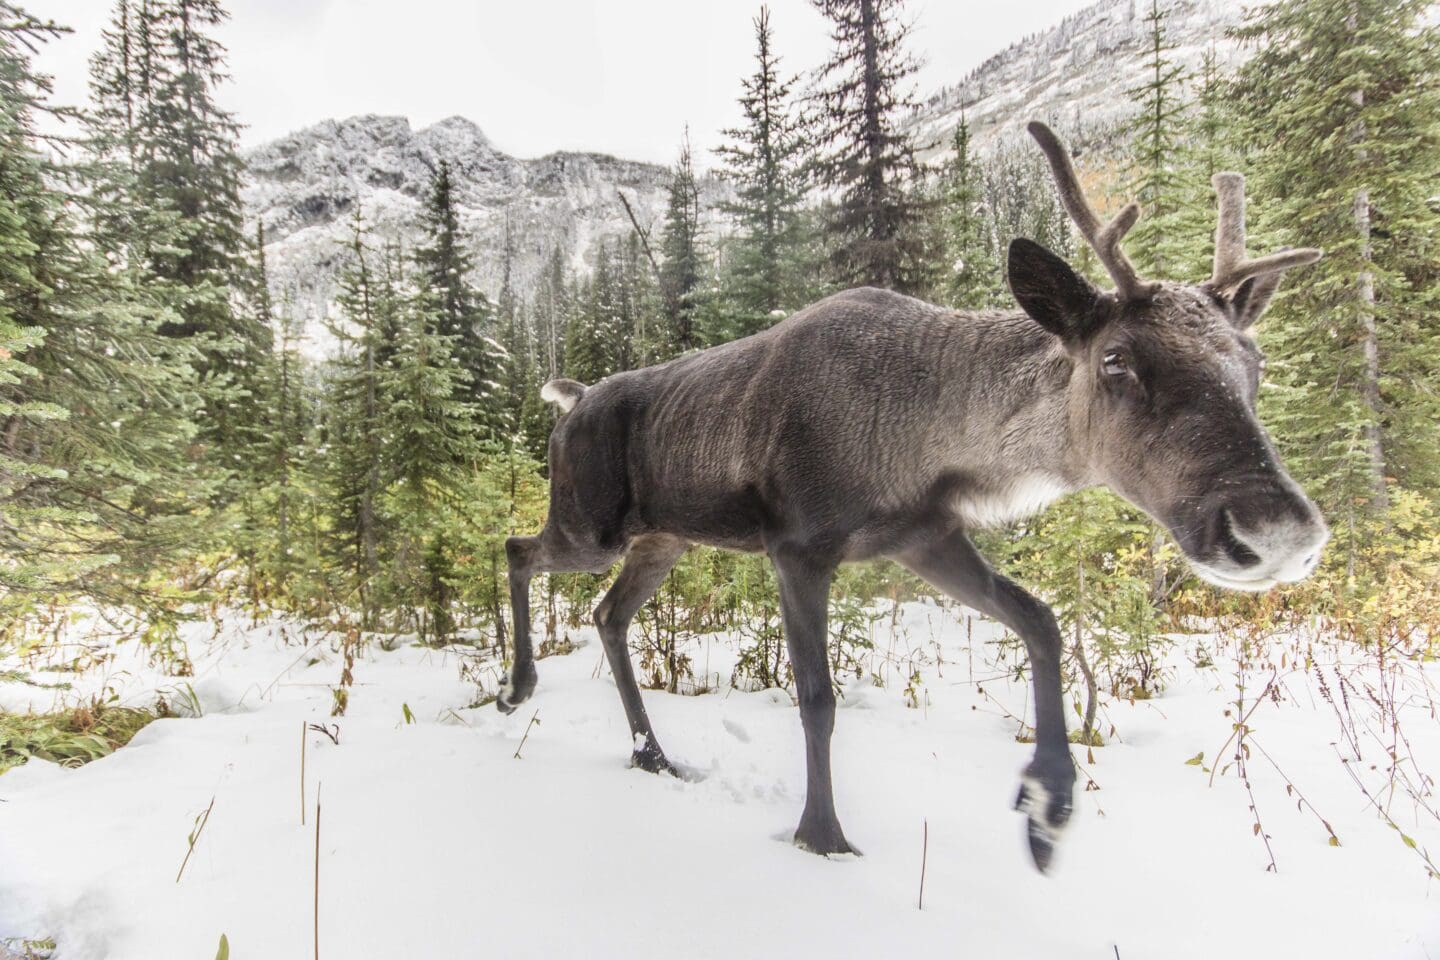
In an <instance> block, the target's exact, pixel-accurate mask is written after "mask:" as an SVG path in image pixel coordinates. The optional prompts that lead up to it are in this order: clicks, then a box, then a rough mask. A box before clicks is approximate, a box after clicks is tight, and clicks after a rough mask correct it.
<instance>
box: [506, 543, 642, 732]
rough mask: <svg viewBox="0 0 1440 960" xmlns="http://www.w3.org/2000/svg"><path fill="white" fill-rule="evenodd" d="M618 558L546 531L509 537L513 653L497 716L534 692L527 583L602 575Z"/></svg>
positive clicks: (520, 702) (596, 547) (528, 584)
mask: <svg viewBox="0 0 1440 960" xmlns="http://www.w3.org/2000/svg"><path fill="white" fill-rule="evenodd" d="M619 556H620V553H619V551H616V550H607V549H605V548H603V547H598V546H593V545H583V544H571V543H568V542H567V541H565V540H564V539H562V538H561V537H559V536H557V535H556V534H554V533H553V532H552V528H550V527H546V528H545V529H544V530H542V531H541V532H540V535H539V536H534V537H510V538H509V539H507V540H506V541H505V560H506V562H507V563H508V565H509V567H510V613H511V618H512V620H513V621H514V629H513V630H511V634H512V636H513V637H514V642H515V650H514V656H513V658H512V659H511V662H510V672H509V673H508V674H506V676H505V680H504V682H503V683H502V684H501V687H500V695H499V696H498V697H496V698H495V706H496V707H498V708H499V710H500V712H501V713H514V712H515V708H516V707H518V706H519V705H520V704H522V703H524V702H525V701H526V700H528V699H530V694H532V693H534V692H535V651H534V649H533V648H532V646H531V643H530V579H531V578H532V577H534V576H535V574H537V573H575V572H579V571H588V572H590V573H604V572H605V571H606V570H608V569H609V568H610V566H611V565H612V564H613V563H614V562H615V561H616V559H618V558H619Z"/></svg>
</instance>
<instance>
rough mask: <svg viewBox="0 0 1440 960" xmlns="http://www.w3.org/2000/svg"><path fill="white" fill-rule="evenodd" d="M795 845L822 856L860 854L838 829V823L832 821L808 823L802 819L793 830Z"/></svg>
mask: <svg viewBox="0 0 1440 960" xmlns="http://www.w3.org/2000/svg"><path fill="white" fill-rule="evenodd" d="M795 846H797V847H799V848H800V849H801V850H804V851H806V852H808V853H818V854H820V856H822V857H828V856H830V855H831V854H839V853H850V854H854V855H855V856H857V857H858V856H860V851H859V850H856V849H855V848H854V847H852V846H851V845H850V841H848V840H846V839H845V834H844V833H843V832H842V831H841V830H840V824H839V823H836V822H833V821H832V822H830V823H826V824H809V823H806V822H804V821H803V820H802V821H801V823H800V826H799V827H798V828H797V829H796V831H795Z"/></svg>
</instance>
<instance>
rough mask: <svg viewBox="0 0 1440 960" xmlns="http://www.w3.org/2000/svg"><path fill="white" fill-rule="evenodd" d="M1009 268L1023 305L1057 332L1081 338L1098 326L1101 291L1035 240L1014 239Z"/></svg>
mask: <svg viewBox="0 0 1440 960" xmlns="http://www.w3.org/2000/svg"><path fill="white" fill-rule="evenodd" d="M1006 271H1007V272H1008V274H1009V277H1010V292H1011V293H1013V294H1015V300H1016V301H1017V302H1018V303H1019V304H1020V307H1021V309H1023V310H1024V311H1025V312H1026V313H1028V314H1029V315H1030V316H1031V318H1033V319H1034V321H1035V322H1036V323H1038V324H1040V326H1042V327H1044V328H1045V329H1046V330H1049V331H1050V332H1051V333H1053V334H1055V336H1057V337H1060V338H1061V339H1062V340H1066V341H1072V342H1078V341H1081V340H1084V339H1085V338H1086V337H1088V336H1089V335H1090V333H1091V332H1092V331H1093V330H1094V329H1095V327H1096V325H1097V315H1096V314H1097V311H1096V309H1095V306H1096V303H1097V301H1099V299H1100V291H1098V290H1096V289H1095V287H1094V286H1092V285H1091V283H1090V281H1088V280H1086V279H1085V278H1084V277H1082V276H1080V275H1079V274H1078V273H1076V272H1075V271H1074V270H1071V269H1070V264H1068V263H1066V262H1065V261H1064V260H1061V259H1060V258H1059V257H1057V256H1055V254H1053V253H1051V252H1050V251H1049V250H1046V249H1045V248H1044V247H1042V246H1040V244H1038V243H1036V242H1035V241H1034V240H1026V239H1025V238H1024V237H1017V238H1015V239H1014V240H1011V241H1010V257H1009V261H1008V263H1007V264H1006Z"/></svg>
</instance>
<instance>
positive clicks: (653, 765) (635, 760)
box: [630, 736, 681, 780]
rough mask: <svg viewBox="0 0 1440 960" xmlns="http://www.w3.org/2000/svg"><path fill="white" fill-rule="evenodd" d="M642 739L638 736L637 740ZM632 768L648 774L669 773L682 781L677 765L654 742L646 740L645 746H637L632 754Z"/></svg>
mask: <svg viewBox="0 0 1440 960" xmlns="http://www.w3.org/2000/svg"><path fill="white" fill-rule="evenodd" d="M639 739H640V738H639V737H638V736H637V737H636V740H637V741H638V740H639ZM630 766H632V767H635V768H636V769H638V770H644V771H645V772H646V773H668V774H670V776H672V777H675V778H676V779H677V780H678V779H681V777H680V771H679V770H677V769H676V768H675V764H673V763H671V762H670V760H669V759H668V758H667V757H666V756H665V752H664V751H663V750H661V749H660V747H659V746H658V745H656V743H655V741H654V740H650V739H646V740H645V742H644V745H643V746H637V747H636V748H635V752H634V753H632V754H630Z"/></svg>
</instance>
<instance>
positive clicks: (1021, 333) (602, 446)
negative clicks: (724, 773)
mask: <svg viewBox="0 0 1440 960" xmlns="http://www.w3.org/2000/svg"><path fill="white" fill-rule="evenodd" d="M1028 129H1029V132H1030V134H1031V135H1032V136H1033V137H1034V138H1035V140H1036V141H1037V142H1038V143H1039V145H1040V148H1041V149H1042V150H1043V151H1044V154H1045V156H1046V158H1047V160H1048V162H1049V166H1050V168H1051V172H1052V173H1053V176H1054V180H1055V183H1056V186H1057V188H1058V190H1059V195H1060V199H1061V201H1062V203H1063V206H1064V208H1065V210H1066V211H1067V213H1068V214H1069V216H1070V219H1071V220H1072V221H1073V222H1074V224H1075V226H1076V227H1077V228H1078V230H1079V233H1080V234H1081V236H1082V237H1083V238H1084V239H1085V240H1086V241H1087V242H1088V243H1089V245H1090V246H1091V247H1092V248H1093V249H1094V251H1095V253H1096V255H1097V257H1098V259H1099V262H1100V263H1101V264H1102V265H1103V266H1104V268H1105V270H1106V271H1107V272H1108V273H1109V275H1110V277H1111V279H1112V280H1113V281H1114V284H1115V289H1114V290H1113V291H1102V290H1100V289H1098V288H1096V287H1095V286H1094V285H1092V284H1091V283H1090V282H1089V281H1088V280H1086V279H1085V278H1084V277H1083V276H1081V275H1080V274H1079V273H1077V272H1076V271H1075V270H1074V269H1072V268H1071V267H1070V266H1069V265H1068V264H1067V263H1066V262H1065V261H1064V260H1063V259H1061V258H1060V257H1058V256H1056V255H1055V254H1054V253H1051V252H1050V251H1049V250H1047V249H1045V248H1044V247H1042V246H1040V245H1039V244H1037V243H1034V242H1033V241H1031V240H1028V239H1023V238H1021V239H1016V240H1014V241H1012V242H1011V244H1010V246H1009V250H1008V258H1007V264H1006V271H1007V274H1008V280H1009V285H1010V289H1011V291H1012V293H1013V294H1014V297H1015V300H1016V302H1017V303H1018V304H1019V307H1020V309H1019V310H1013V311H998V312H966V311H956V310H949V309H944V308H942V307H938V306H932V305H930V304H927V303H924V302H921V301H919V300H916V299H912V298H910V297H906V296H901V295H899V294H896V293H891V292H887V291H885V290H878V289H871V288H862V289H855V290H849V291H847V292H844V293H840V294H836V295H834V296H831V297H827V298H826V299H824V300H821V301H820V302H818V303H815V304H813V305H811V306H810V307H807V308H806V309H804V310H801V311H799V312H797V313H795V314H794V315H792V316H790V317H789V318H787V319H785V320H783V321H781V322H780V323H778V324H776V325H775V326H774V327H772V328H770V329H768V330H765V331H764V332H762V333H759V334H756V335H754V336H751V337H747V338H745V339H743V340H738V341H735V342H732V343H727V344H723V345H721V346H716V347H712V348H710V349H706V350H701V351H699V352H696V353H692V354H689V355H686V356H682V357H680V358H677V359H674V360H671V361H669V362H667V363H662V364H659V365H656V366H652V367H646V368H643V369H639V370H630V371H626V372H623V373H617V374H615V375H614V376H611V377H607V378H606V379H604V380H603V381H601V382H599V383H597V384H594V385H592V386H585V385H583V384H580V383H577V382H575V381H573V380H564V379H561V380H552V381H551V382H549V383H547V384H545V386H544V387H543V388H542V390H541V396H542V397H543V398H544V399H545V400H546V401H548V402H551V403H554V404H556V405H557V406H558V408H559V410H560V411H561V413H560V417H559V420H558V422H557V424H556V426H555V429H554V431H553V433H552V435H551V437H550V445H549V467H550V507H549V514H548V517H547V519H546V521H545V526H544V528H543V529H542V530H541V531H540V533H539V534H538V535H536V536H515V537H510V538H509V539H508V540H507V541H506V544H505V551H506V557H507V560H508V564H509V587H510V598H511V603H512V608H513V616H514V627H513V630H512V635H513V637H514V650H513V656H512V658H511V663H510V667H509V671H508V673H507V675H506V677H505V680H504V682H503V685H502V689H501V691H500V694H499V696H498V700H497V703H498V706H499V709H500V710H502V711H504V712H507V713H508V712H511V711H513V710H514V709H515V708H516V706H517V705H518V704H520V703H522V702H524V701H525V700H526V699H527V698H528V697H530V695H531V694H532V692H533V691H534V689H535V682H536V673H535V661H534V654H533V651H532V647H531V640H530V598H529V587H530V581H531V578H532V577H533V576H534V575H535V574H537V573H542V572H547V573H558V572H581V571H585V572H591V573H596V574H600V573H605V572H606V571H608V570H609V569H610V567H611V566H612V565H613V564H614V563H615V562H616V561H617V560H620V559H621V558H622V557H623V559H624V564H623V566H622V568H621V570H620V573H619V575H618V576H617V577H616V579H615V582H614V583H613V585H611V587H610V589H609V591H608V592H607V593H606V594H605V596H604V597H603V599H602V600H601V601H600V603H599V605H598V606H597V607H596V609H595V612H594V621H595V626H596V627H597V628H598V630H599V635H600V639H601V641H602V643H603V644H604V648H605V655H606V657H607V659H608V660H609V664H610V669H611V671H612V672H613V674H614V679H615V684H616V686H617V687H618V689H619V692H620V699H621V701H622V703H623V705H624V708H625V714H626V717H627V718H628V720H629V724H630V731H631V734H632V743H633V753H632V756H631V762H632V764H633V765H634V766H636V767H639V768H641V769H643V770H646V771H651V772H667V773H671V774H675V773H676V768H675V767H674V765H673V764H671V762H670V761H669V760H668V759H667V758H666V756H665V753H664V751H663V750H662V749H661V748H660V741H659V740H658V739H657V738H656V736H655V731H654V730H653V729H652V728H651V725H650V720H649V718H648V717H647V716H646V713H645V704H644V702H643V701H642V699H641V696H640V689H639V687H638V686H637V685H636V682H635V674H634V671H633V670H632V668H631V663H630V656H629V648H628V646H627V642H626V633H627V630H628V628H629V626H630V622H631V619H632V618H633V617H634V616H635V614H636V612H637V611H638V610H639V609H640V607H641V606H642V605H643V604H644V603H645V602H646V601H647V600H649V599H650V597H651V596H652V595H653V594H654V593H655V591H656V590H657V588H658V587H659V586H660V583H661V581H663V580H664V578H665V576H666V574H667V573H668V572H669V571H670V569H671V567H672V566H674V564H675V563H676V561H677V560H678V559H679V558H680V556H681V554H683V553H684V552H685V550H686V549H687V548H688V547H689V546H691V545H692V544H707V545H710V546H713V547H720V548H726V549H731V550H742V551H764V552H765V553H766V554H767V555H768V556H769V559H770V561H771V562H772V563H773V565H774V569H775V573H776V580H777V582H778V584H779V593H780V602H781V610H782V621H783V627H784V633H785V640H786V647H787V650H788V652H789V656H790V662H791V665H792V667H793V671H794V678H795V688H796V696H797V700H798V703H799V711H800V719H801V725H802V727H803V729H804V735H805V757H806V792H805V805H804V810H803V812H802V813H801V816H800V823H799V826H798V828H797V829H796V831H795V835H794V841H795V843H796V844H797V845H798V846H800V847H802V848H804V849H806V850H809V851H813V852H815V853H818V854H825V855H829V854H839V853H848V852H854V848H853V847H852V846H851V845H850V843H849V841H848V840H847V839H846V837H845V834H844V832H843V831H842V830H841V828H840V821H839V819H838V818H837V816H836V812H835V801H834V796H833V793H832V789H831V781H830V738H831V732H832V730H833V728H834V723H835V703H836V700H835V691H834V689H833V687H832V683H831V677H830V672H829V666H828V661H827V657H826V642H827V640H826V610H827V605H828V595H829V590H830V583H831V579H832V577H833V575H834V573H835V571H836V569H837V567H838V566H839V565H840V564H841V563H846V562H850V561H859V560H866V559H870V558H876V557H889V558H892V559H894V560H896V561H898V562H899V563H900V564H901V565H903V566H904V567H905V568H907V569H908V570H910V571H912V572H913V573H915V574H916V575H918V576H919V577H920V578H922V579H923V580H925V581H926V582H928V583H929V584H931V585H932V586H934V587H935V588H936V589H937V590H939V591H940V592H941V593H943V594H945V595H947V596H949V597H951V598H953V599H955V600H957V601H959V602H960V603H963V604H965V605H967V606H969V607H971V608H973V609H975V610H977V611H979V612H980V613H981V614H984V615H986V616H988V617H992V618H994V619H995V620H997V621H999V622H1000V623H1001V624H1003V625H1004V626H1005V627H1006V628H1008V629H1009V630H1010V631H1012V632H1013V633H1014V634H1016V635H1017V636H1018V637H1019V638H1020V639H1021V641H1023V643H1024V646H1025V649H1026V651H1027V653H1028V656H1029V663H1030V669H1031V675H1032V683H1033V687H1034V703H1035V708H1034V709H1035V749H1034V755H1033V758H1032V759H1031V761H1030V762H1029V764H1028V765H1027V766H1026V767H1025V769H1024V770H1023V772H1022V779H1021V786H1020V790H1019V797H1018V799H1017V801H1016V805H1015V806H1016V809H1017V810H1019V811H1021V812H1023V813H1024V814H1025V815H1026V817H1027V818H1028V839H1029V847H1030V852H1031V856H1032V858H1033V860H1034V863H1035V865H1036V867H1037V868H1038V869H1039V870H1041V871H1042V872H1044V871H1045V870H1046V869H1047V868H1048V867H1049V865H1050V864H1051V858H1052V855H1053V851H1054V847H1055V844H1056V841H1057V839H1058V837H1059V833H1060V831H1061V829H1062V828H1063V827H1064V826H1065V824H1066V822H1067V821H1068V820H1069V818H1070V815H1071V809H1072V794H1073V785H1074V781H1075V768H1074V763H1073V761H1072V758H1071V754H1070V748H1069V745H1068V741H1067V736H1066V729H1065V717H1064V709H1063V705H1062V700H1061V659H1062V641H1061V635H1060V632H1059V629H1058V627H1057V625H1056V621H1055V617H1054V615H1053V614H1052V612H1051V610H1050V608H1049V607H1047V606H1046V605H1045V604H1044V603H1042V602H1041V601H1040V600H1038V599H1036V598H1035V597H1034V596H1032V595H1031V594H1030V593H1027V592H1026V591H1025V590H1024V589H1022V588H1021V587H1020V586H1018V585H1017V584H1016V583H1014V582H1013V581H1011V580H1010V579H1008V578H1006V577H1004V576H1002V575H1000V574H999V573H997V572H996V571H995V570H993V569H992V568H991V567H990V565H989V564H988V563H987V562H986V561H985V559H984V558H983V557H982V556H981V555H980V554H979V553H978V552H977V551H976V549H975V547H974V546H973V545H972V543H971V540H970V537H969V532H970V531H972V530H974V529H976V528H978V527H984V526H987V525H995V524H1003V523H1006V522H1009V521H1012V520H1015V519H1018V518H1020V517H1023V516H1025V515H1027V514H1030V513H1033V512H1035V511H1037V510H1039V509H1041V508H1042V507H1043V506H1045V505H1046V504H1047V503H1049V502H1050V501H1052V500H1054V499H1056V498H1057V497H1060V496H1063V495H1064V494H1067V493H1069V492H1072V491H1076V490H1080V489H1082V488H1086V487H1092V486H1105V487H1108V488H1109V489H1111V490H1113V491H1114V492H1116V493H1117V494H1119V495H1120V496H1121V497H1123V498H1125V499H1126V500H1128V501H1129V502H1130V503H1132V504H1134V505H1135V506H1136V507H1138V508H1139V509H1141V510H1143V511H1145V512H1146V513H1147V514H1149V515H1150V516H1151V517H1152V518H1154V519H1155V520H1156V521H1158V522H1159V523H1160V524H1161V525H1162V526H1164V527H1165V529H1166V530H1167V531H1168V532H1169V533H1170V535H1171V536H1172V537H1173V538H1174V540H1175V542H1176V543H1177V544H1178V545H1179V547H1180V549H1181V551H1183V553H1184V556H1185V557H1186V559H1187V561H1188V562H1189V564H1190V565H1191V566H1192V568H1193V569H1194V571H1195V572H1196V573H1197V574H1198V575H1199V576H1200V577H1202V578H1204V579H1205V580H1208V581H1210V582H1212V583H1215V584H1218V585H1219V586H1221V587H1226V588H1230V589H1235V590H1257V591H1258V590H1266V589H1268V588H1270V587H1272V586H1274V585H1275V584H1277V583H1288V582H1293V581H1297V580H1300V579H1302V578H1304V577H1305V576H1307V575H1308V574H1309V573H1310V572H1311V571H1312V570H1313V569H1314V567H1315V565H1316V562H1317V559H1318V557H1319V554H1320V550H1321V548H1322V547H1323V546H1324V544H1325V541H1326V540H1327V538H1328V536H1329V534H1328V530H1327V528H1326V526H1325V523H1324V521H1323V520H1322V519H1321V517H1320V514H1319V512H1318V511H1317V509H1316V507H1315V505H1314V504H1313V503H1311V501H1310V500H1309V499H1307V498H1306V496H1305V494H1304V493H1303V492H1301V490H1300V488H1299V487H1298V486H1297V485H1296V484H1295V482H1294V481H1293V480H1292V479H1291V478H1290V476H1289V474H1288V473H1287V472H1286V471H1285V468H1284V467H1283V465H1282V464H1281V462H1280V458H1279V456H1278V454H1277V453H1276V450H1275V447H1274V445H1273V444H1272V443H1271V441H1270V439H1269V437H1268V436H1267V435H1266V432H1265V430H1264V428H1262V427H1261V425H1260V422H1259V420H1258V419H1257V417H1256V413H1255V399H1256V393H1257V390H1258V387H1259V383H1260V379H1261V375H1262V371H1263V367H1264V361H1263V359H1262V357H1261V353H1260V350H1259V348H1258V347H1257V346H1256V343H1255V341H1254V339H1252V337H1251V336H1250V330H1251V327H1252V326H1253V325H1254V324H1255V322H1256V320H1257V319H1259V317H1260V314H1261V313H1262V312H1263V311H1264V310H1265V308H1266V305H1267V304H1268V303H1269V301H1270V299H1271V297H1272V295H1273V294H1274V293H1275V291H1276V288H1277V287H1278V285H1279V283H1280V278H1281V275H1282V274H1283V273H1284V272H1285V271H1286V270H1288V269H1290V268H1293V267H1297V266H1300V265H1303V264H1307V263H1311V262H1313V261H1315V260H1317V259H1318V258H1319V257H1320V251H1318V250H1312V249H1294V250H1290V249H1287V250H1282V251H1280V252H1278V253H1274V254H1271V255H1269V256H1264V257H1259V258H1256V259H1250V258H1248V257H1247V256H1246V253H1245V196H1244V180H1243V178H1242V177H1241V176H1240V175H1239V174H1236V173H1220V174H1217V175H1216V176H1215V177H1214V179H1213V186H1214V188H1215V191H1216V193H1217V195H1218V201H1219V203H1218V225H1217V229H1216V234H1215V255H1214V271H1213V274H1212V276H1211V277H1210V278H1209V279H1208V280H1206V281H1205V282H1203V283H1199V284H1181V283H1171V282H1157V281H1153V280H1144V279H1142V278H1141V277H1140V276H1139V275H1138V274H1137V272H1136V269H1135V267H1134V265H1133V264H1132V263H1131V261H1130V260H1129V259H1128V258H1127V256H1126V254H1125V253H1124V251H1123V250H1122V249H1121V245H1120V242H1121V239H1122V238H1123V237H1124V235H1125V234H1126V232H1127V231H1128V230H1129V229H1130V228H1131V227H1133V226H1134V224H1135V222H1136V220H1137V219H1138V217H1139V214H1140V210H1139V207H1138V206H1137V205H1136V204H1134V203H1131V204H1129V205H1127V206H1125V207H1124V208H1122V209H1121V210H1120V212H1119V213H1118V214H1117V215H1116V216H1115V217H1114V218H1113V219H1111V220H1110V221H1109V222H1108V223H1102V222H1101V219H1100V218H1099V217H1098V216H1097V215H1096V213H1095V211H1094V210H1093V209H1092V208H1091V206H1090V204H1089V203H1088V202H1087V200H1086V198H1085V196H1084V194H1083V192H1082V190H1081V187H1080V182H1079V179H1078V178H1077V176H1076V173H1075V169H1074V166H1073V165H1072V163H1071V160H1070V156H1069V154H1068V153H1067V152H1066V149H1065V147H1064V146H1063V145H1062V144H1061V143H1060V141H1059V140H1058V139H1057V138H1056V136H1055V134H1054V133H1053V132H1051V130H1050V129H1049V128H1048V127H1046V126H1045V125H1043V124H1041V123H1031V124H1030V125H1029V128H1028Z"/></svg>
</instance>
